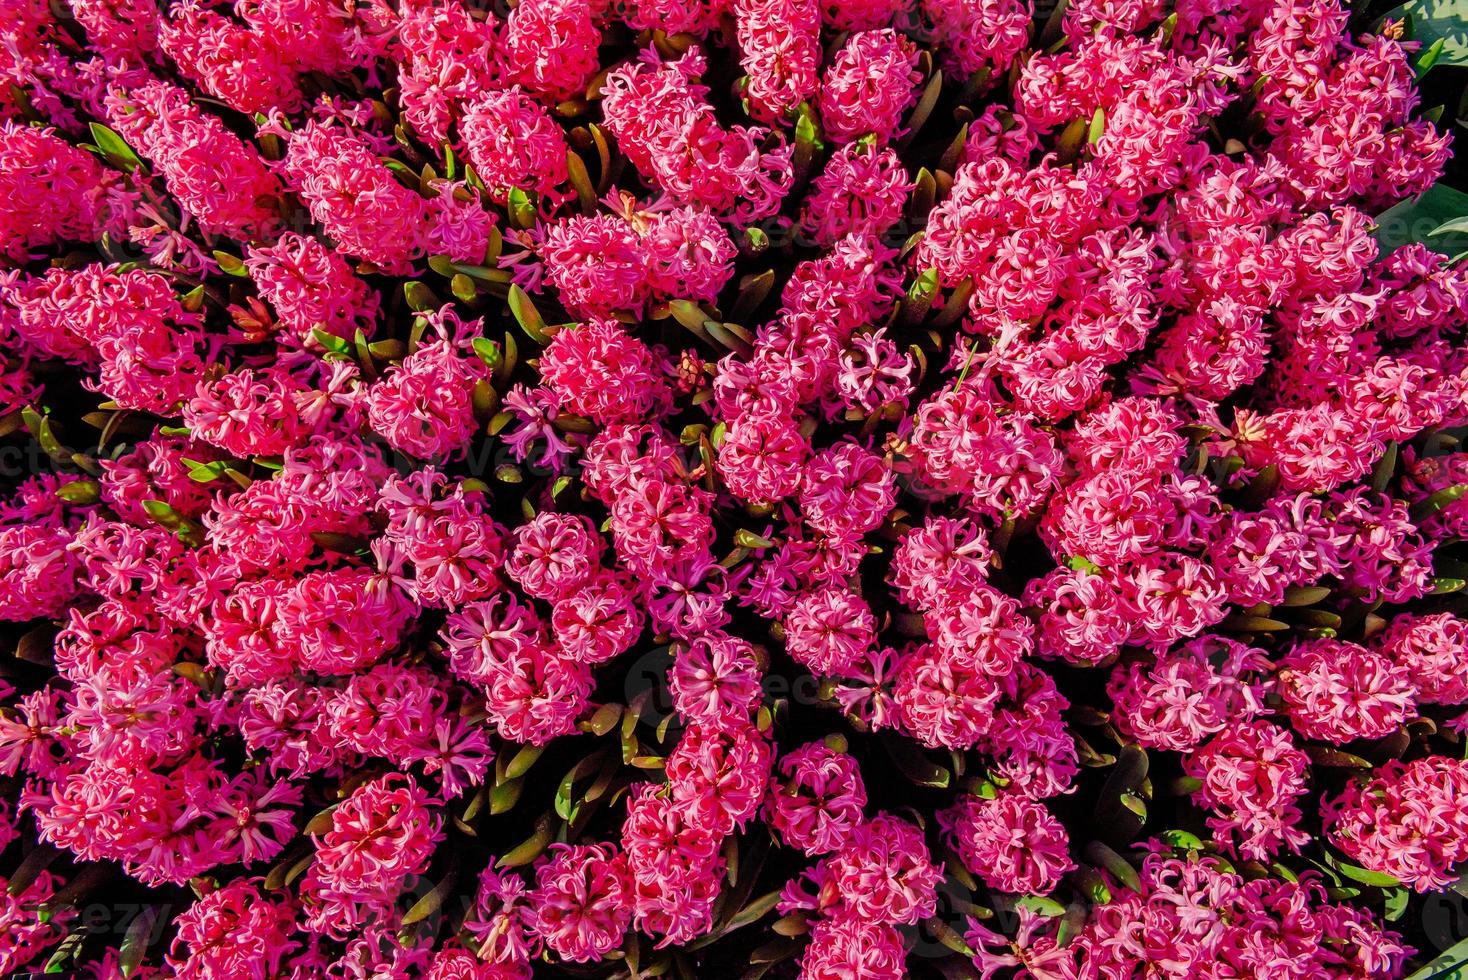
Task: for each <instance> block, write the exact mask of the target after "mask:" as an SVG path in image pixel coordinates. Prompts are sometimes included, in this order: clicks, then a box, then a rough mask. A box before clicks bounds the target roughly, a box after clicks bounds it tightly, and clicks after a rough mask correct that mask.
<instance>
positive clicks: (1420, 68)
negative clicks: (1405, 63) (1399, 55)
mask: <svg viewBox="0 0 1468 980" xmlns="http://www.w3.org/2000/svg"><path fill="white" fill-rule="evenodd" d="M1447 43H1448V42H1447V38H1443V37H1440V38H1438V39H1437V40H1436V41H1433V42H1432V44H1430V45H1429V46H1428V48H1427V50H1426V51H1423V52H1422V54H1421V55H1420V56H1419V57H1418V58H1417V64H1416V65H1415V66H1414V67H1415V68H1416V71H1417V77H1418V78H1421V77H1422V76H1423V75H1426V74H1427V73H1428V72H1429V71H1431V70H1432V66H1433V65H1435V64H1437V63H1438V62H1439V61H1440V60H1442V56H1443V48H1444V46H1445V45H1446V44H1447Z"/></svg>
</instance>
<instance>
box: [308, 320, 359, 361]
mask: <svg viewBox="0 0 1468 980" xmlns="http://www.w3.org/2000/svg"><path fill="white" fill-rule="evenodd" d="M311 336H312V337H313V338H315V340H316V343H318V344H320V345H321V347H322V349H323V350H325V351H327V352H328V353H330V354H340V355H341V356H342V357H351V356H352V354H353V353H355V350H356V348H354V347H353V346H352V342H351V341H350V340H346V339H344V338H342V337H338V336H337V335H336V334H334V333H330V332H328V331H326V330H322V329H321V328H320V327H317V328H316V329H315V330H312V331H311Z"/></svg>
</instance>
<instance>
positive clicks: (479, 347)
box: [473, 337, 501, 370]
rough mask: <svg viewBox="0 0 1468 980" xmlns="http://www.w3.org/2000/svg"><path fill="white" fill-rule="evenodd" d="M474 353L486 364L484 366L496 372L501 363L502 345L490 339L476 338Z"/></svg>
mask: <svg viewBox="0 0 1468 980" xmlns="http://www.w3.org/2000/svg"><path fill="white" fill-rule="evenodd" d="M473 346H474V353H476V354H478V355H479V359H480V360H481V361H483V362H484V366H485V367H487V368H489V369H490V370H494V368H495V367H497V366H498V365H499V363H500V359H501V358H500V345H499V344H496V343H495V342H494V341H492V340H490V339H489V338H488V337H475V338H474V340H473Z"/></svg>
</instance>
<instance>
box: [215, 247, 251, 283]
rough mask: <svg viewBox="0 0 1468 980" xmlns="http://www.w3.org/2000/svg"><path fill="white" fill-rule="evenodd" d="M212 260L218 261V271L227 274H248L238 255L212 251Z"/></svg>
mask: <svg viewBox="0 0 1468 980" xmlns="http://www.w3.org/2000/svg"><path fill="white" fill-rule="evenodd" d="M214 261H215V262H217V263H219V271H220V272H223V273H224V274H225V275H228V276H240V277H244V276H248V275H249V273H248V272H247V271H246V270H245V263H244V262H243V261H241V260H240V259H239V257H237V256H234V255H230V254H229V253H228V252H221V251H219V250H218V249H215V251H214Z"/></svg>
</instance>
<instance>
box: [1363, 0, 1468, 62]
mask: <svg viewBox="0 0 1468 980" xmlns="http://www.w3.org/2000/svg"><path fill="white" fill-rule="evenodd" d="M1409 18H1410V20H1409ZM1382 19H1383V20H1408V21H1409V23H1410V24H1411V25H1412V30H1411V34H1412V40H1414V41H1417V42H1419V43H1420V44H1421V45H1422V50H1423V51H1424V52H1428V51H1431V50H1432V49H1433V48H1435V47H1437V48H1438V50H1439V56H1438V58H1437V59H1435V63H1436V64H1440V65H1468V0H1411V2H1409V3H1404V4H1402V5H1401V6H1400V7H1395V8H1393V9H1391V10H1388V11H1387V12H1386V13H1385V14H1384V15H1382ZM1439 42H1441V46H1440V47H1439ZM1428 67H1431V65H1430V64H1429V65H1428ZM1422 70H1424V71H1425V70H1426V69H1422Z"/></svg>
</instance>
